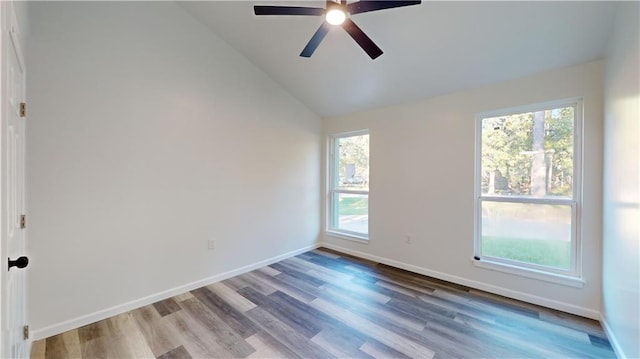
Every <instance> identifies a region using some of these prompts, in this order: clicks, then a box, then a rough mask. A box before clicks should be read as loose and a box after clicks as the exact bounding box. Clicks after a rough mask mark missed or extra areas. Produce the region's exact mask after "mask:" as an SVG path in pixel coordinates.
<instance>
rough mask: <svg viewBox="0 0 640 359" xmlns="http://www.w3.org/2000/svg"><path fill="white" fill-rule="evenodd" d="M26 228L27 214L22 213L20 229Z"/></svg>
mask: <svg viewBox="0 0 640 359" xmlns="http://www.w3.org/2000/svg"><path fill="white" fill-rule="evenodd" d="M25 228H27V215H26V214H22V215H20V229H25Z"/></svg>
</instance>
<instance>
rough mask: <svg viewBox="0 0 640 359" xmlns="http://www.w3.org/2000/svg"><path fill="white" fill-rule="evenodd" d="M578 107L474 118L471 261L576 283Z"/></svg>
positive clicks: (522, 110) (568, 104) (534, 108)
mask: <svg viewBox="0 0 640 359" xmlns="http://www.w3.org/2000/svg"><path fill="white" fill-rule="evenodd" d="M580 105H581V102H580V101H567V102H560V103H553V104H542V105H537V106H531V107H528V108H520V109H512V110H507V111H501V112H495V113H489V114H485V115H479V116H477V121H478V123H477V141H478V149H477V156H476V194H477V195H476V211H477V212H476V222H477V229H476V240H475V241H476V242H475V256H476V257H477V258H480V260H483V261H489V262H494V263H498V264H500V263H502V264H506V265H509V266H515V267H519V268H523V269H533V270H536V271H539V272H547V273H555V274H561V275H570V276H576V277H577V276H579V260H580V258H579V257H578V236H577V231H576V228H577V220H578V218H577V207H578V202H577V199H578V198H579V196H578V193H579V183H580V181H579V179H578V177H579V173H580V172H579V168H578V165H579V161H578V158H579V154H580V153H579V151H577V149H579V146H578V145H577V144H579V140H580V138H579V136H578V134H579V133H580V131H579V125H580V123H579V121H578V119H579V118H580V117H579V115H580V114H579V112H580Z"/></svg>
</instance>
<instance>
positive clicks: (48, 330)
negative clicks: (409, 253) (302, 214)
mask: <svg viewBox="0 0 640 359" xmlns="http://www.w3.org/2000/svg"><path fill="white" fill-rule="evenodd" d="M319 246H320V245H319V244H313V245H310V246H306V247H303V248H300V249H297V250H295V251H291V252H287V253H284V254H281V255H278V256H275V257H271V258H268V259H265V260H262V261H259V262H256V263H253V264H249V265H246V266H244V267H240V268H237V269H233V270H230V271H227V272H224V273H220V274H216V275H214V276H211V277H208V278H204V279H201V280H197V281H195V282H191V283H187V284H184V285H181V286H178V287H175V288H171V289H167V290H165V291H162V292H159V293H156V294H152V295H149V296H146V297H143V298H140V299H135V300H132V301H130V302H127V303H122V304H119V305H116V306H113V307H110V308H106V309H103V310H99V311H97V312H93V313H89V314H86V315H83V316H80V317H77V318H73V319H69V320H66V321H64V322H60V323H56V324H52V325H49V326H46V327H44V328H40V329H36V330H34V331H33V337H32V339H31V340H34V341H35V340H39V339H43V338H48V337H50V336H52V335H56V334H60V333H63V332H66V331H68V330H71V329H75V328H79V327H82V326H84V325H87V324H91V323H95V322H97V321H100V320H103V319H106V318H109V317H113V316H115V315H118V314H122V313H125V312H128V311H130V310H133V309H136V308H140V307H144V306H146V305H149V304H153V303H155V302H157V301H160V300H164V299H167V298H171V297H173V296H176V295H178V294H182V293H185V292H188V291H191V290H194V289H197V288H201V287H204V286H207V285H210V284H213V283H217V282H220V281H223V280H225V279H228V278H231V277H235V276H237V275H241V274H244V273H247V272H250V271H252V270H255V269H258V268H262V267H264V266H268V265H269V264H273V263H276V262H279V261H281V260H284V259H287V258H290V257H293V256H296V255H298V254H301V253H304V252H307V251H310V250H313V249H316V248H318V247H319Z"/></svg>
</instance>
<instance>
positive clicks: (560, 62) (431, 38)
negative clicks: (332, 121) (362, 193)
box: [180, 0, 616, 117]
mask: <svg viewBox="0 0 640 359" xmlns="http://www.w3.org/2000/svg"><path fill="white" fill-rule="evenodd" d="M349 2H351V1H349ZM256 4H259V5H288V6H299V5H301V6H310V7H324V5H325V2H323V1H287V2H282V1H279V2H278V1H271V0H264V1H255V2H250V1H209V2H180V5H181V6H182V7H183V8H184V9H186V10H187V12H189V13H190V14H192V15H193V16H194V17H195V18H196V19H198V20H199V21H201V22H202V23H204V24H205V25H206V26H208V27H209V28H210V29H212V30H213V32H215V33H216V34H217V35H218V36H220V37H221V38H222V39H224V40H225V41H227V42H228V43H229V44H230V45H231V46H233V47H234V48H235V49H237V50H238V51H240V52H241V53H242V54H244V55H245V56H246V57H247V58H248V59H249V60H250V61H252V62H253V63H254V64H255V65H256V66H258V67H259V68H260V69H262V70H263V71H265V72H266V73H267V74H268V75H269V76H270V77H271V78H273V79H274V80H275V81H277V82H278V83H280V84H281V85H282V86H283V87H284V88H285V89H286V90H288V91H289V92H290V93H291V94H293V95H294V96H296V97H297V98H298V99H300V100H301V101H302V102H303V103H305V104H306V105H307V106H308V107H309V108H310V109H311V110H312V111H314V112H316V113H317V114H319V115H320V116H322V117H330V116H338V115H344V114H348V113H352V112H356V111H361V110H366V109H372V108H377V107H383V106H389V105H394V104H398V103H403V102H409V101H414V100H418V99H423V98H427V97H432V96H437V95H441V94H446V93H451V92H455V91H460V90H463V89H468V88H473V87H477V86H481V85H483V84H488V83H493V82H498V81H504V80H509V79H514V78H518V77H523V76H527V75H531V74H534V73H538V72H542V71H546V70H550V69H555V68H559V67H563V66H569V65H573V64H578V63H583V62H587V61H591V60H595V59H599V58H602V57H603V56H604V51H605V48H606V42H607V39H608V35H609V32H610V29H611V27H612V24H613V21H614V13H615V6H616V4H615V3H613V2H557V1H552V2H482V1H472V2H456V1H453V2H433V1H423V2H422V4H421V5H417V6H409V7H403V8H395V9H389V10H381V11H376V12H369V13H362V14H357V15H354V16H353V17H352V19H353V21H354V22H355V23H356V24H357V25H358V26H359V27H360V28H361V29H362V30H363V31H364V32H365V33H366V34H367V35H369V37H370V38H371V39H372V40H373V41H374V42H376V44H377V45H378V46H379V47H380V48H381V49H382V50H383V51H384V54H383V55H382V56H380V57H379V58H377V59H376V60H371V59H370V58H369V57H368V56H367V54H366V53H365V52H364V51H363V50H362V49H361V48H360V47H359V46H358V45H357V44H356V43H355V42H354V41H353V39H351V37H350V36H349V35H348V34H347V33H346V32H345V31H344V30H343V29H342V28H340V27H335V28H332V29H331V31H329V34H328V35H327V37H326V38H325V39H324V41H323V42H322V43H321V44H320V46H319V47H318V49H317V50H316V52H315V53H314V54H313V56H312V57H311V58H302V57H299V56H298V55H299V54H300V51H302V49H303V48H304V46H305V45H306V43H307V42H308V41H309V39H310V38H311V36H312V35H313V34H314V32H315V31H316V29H317V28H318V27H319V26H320V24H321V22H322V21H323V19H322V17H313V16H255V15H254V14H253V5H256Z"/></svg>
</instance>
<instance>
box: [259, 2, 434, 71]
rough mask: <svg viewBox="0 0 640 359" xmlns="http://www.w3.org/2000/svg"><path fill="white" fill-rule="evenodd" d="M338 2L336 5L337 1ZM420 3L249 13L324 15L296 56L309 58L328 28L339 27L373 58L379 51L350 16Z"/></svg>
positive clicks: (261, 9)
mask: <svg viewBox="0 0 640 359" xmlns="http://www.w3.org/2000/svg"><path fill="white" fill-rule="evenodd" d="M337 1H340V2H337ZM420 3H421V1H420V0H418V1H400V0H398V1H372V0H361V1H357V2H352V3H350V4H347V0H336V1H332V0H327V6H326V7H325V8H324V9H323V8H318V7H303V6H268V5H256V6H254V7H253V10H254V12H255V14H256V15H303V16H324V18H325V21H324V22H323V23H322V25H320V27H319V28H318V30H317V31H316V32H315V34H313V36H312V37H311V40H309V42H308V43H307V46H305V47H304V49H303V50H302V52H301V53H300V56H302V57H311V55H313V52H314V51H316V49H317V48H318V45H320V42H321V41H322V39H324V37H325V36H326V35H327V33H328V32H329V29H330V27H331V26H338V25H342V28H343V29H344V30H345V31H346V32H347V33H348V34H349V35H351V37H352V38H353V39H354V40H355V41H356V42H357V43H358V45H360V47H362V49H363V50H364V51H365V52H366V53H367V54H368V55H369V56H370V57H371V59H375V58H377V57H378V56H380V55H382V50H381V49H380V48H379V47H378V45H376V44H375V43H374V42H373V41H372V40H371V39H370V38H369V36H367V35H366V34H365V33H364V32H363V31H362V30H361V29H360V28H359V27H358V26H357V25H356V24H355V23H354V22H353V21H352V20H351V19H350V15H355V14H360V13H363V12H370V11H377V10H384V9H391V8H396V7H402V6H410V5H418V4H420Z"/></svg>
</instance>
